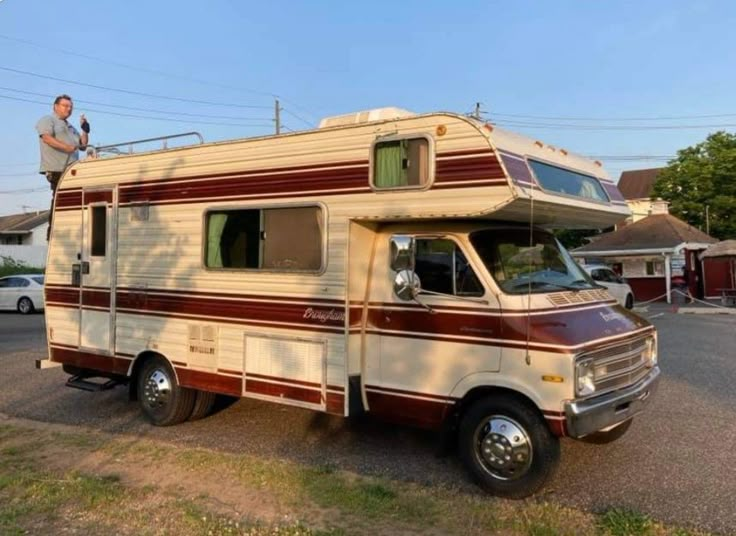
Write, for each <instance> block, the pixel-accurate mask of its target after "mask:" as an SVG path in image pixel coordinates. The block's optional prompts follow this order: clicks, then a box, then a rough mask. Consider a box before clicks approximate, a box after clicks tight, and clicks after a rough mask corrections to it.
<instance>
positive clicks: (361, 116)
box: [319, 106, 416, 128]
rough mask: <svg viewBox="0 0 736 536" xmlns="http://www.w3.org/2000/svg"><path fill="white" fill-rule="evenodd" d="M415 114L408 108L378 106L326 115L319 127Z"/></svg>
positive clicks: (355, 123)
mask: <svg viewBox="0 0 736 536" xmlns="http://www.w3.org/2000/svg"><path fill="white" fill-rule="evenodd" d="M413 115H416V114H415V113H413V112H410V111H408V110H403V109H401V108H394V107H393V106H390V107H388V108H376V109H374V110H366V111H364V112H355V113H351V114H345V115H334V116H332V117H325V118H324V119H323V120H322V121H320V122H319V128H327V127H342V126H347V125H358V124H361V123H369V122H371V121H388V120H390V119H401V118H402V117H411V116H413Z"/></svg>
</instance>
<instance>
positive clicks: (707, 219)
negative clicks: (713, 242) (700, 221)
mask: <svg viewBox="0 0 736 536" xmlns="http://www.w3.org/2000/svg"><path fill="white" fill-rule="evenodd" d="M709 208H710V206H708V205H705V234H707V235H710V214H709V213H708V209H709Z"/></svg>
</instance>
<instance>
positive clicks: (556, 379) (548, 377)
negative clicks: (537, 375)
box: [542, 375, 565, 383]
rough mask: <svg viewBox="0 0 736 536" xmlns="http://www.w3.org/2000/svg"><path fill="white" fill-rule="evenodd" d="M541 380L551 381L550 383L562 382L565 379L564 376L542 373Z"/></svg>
mask: <svg viewBox="0 0 736 536" xmlns="http://www.w3.org/2000/svg"><path fill="white" fill-rule="evenodd" d="M542 381H545V382H552V383H562V382H564V381H565V378H563V377H562V376H551V375H544V376H542Z"/></svg>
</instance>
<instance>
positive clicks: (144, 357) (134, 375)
mask: <svg viewBox="0 0 736 536" xmlns="http://www.w3.org/2000/svg"><path fill="white" fill-rule="evenodd" d="M154 357H160V358H161V359H165V360H166V361H169V360H168V359H166V356H164V355H162V354H159V353H158V352H153V351H151V350H146V351H144V352H141V353H140V354H138V357H136V358H135V361H133V367H132V369H131V371H130V376H129V378H130V381H129V383H128V396H129V399H130V400H131V401H134V400H138V374H140V372H141V370H142V369H143V365H145V364H146V362H147V361H149V360H151V359H153V358H154ZM169 364H170V365H171V363H170V362H169ZM171 368H172V370H173V368H174V367H173V366H172V367H171ZM175 374H176V372H175Z"/></svg>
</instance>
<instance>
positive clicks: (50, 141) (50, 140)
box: [41, 134, 87, 154]
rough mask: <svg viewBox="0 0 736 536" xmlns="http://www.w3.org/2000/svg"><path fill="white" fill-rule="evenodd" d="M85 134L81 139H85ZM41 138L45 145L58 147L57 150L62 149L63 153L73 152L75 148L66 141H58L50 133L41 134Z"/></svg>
mask: <svg viewBox="0 0 736 536" xmlns="http://www.w3.org/2000/svg"><path fill="white" fill-rule="evenodd" d="M86 137H87V135H86V134H85V135H84V137H83V138H82V139H85V138H86ZM41 140H43V142H44V143H45V144H46V145H49V146H50V147H53V148H54V149H58V150H59V151H63V152H65V153H69V154H71V153H73V152H74V151H76V150H77V148H76V147H75V146H74V145H70V144H68V143H64V142H63V141H59V140H57V139H56V138H54V137H53V136H52V135H51V134H41Z"/></svg>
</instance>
